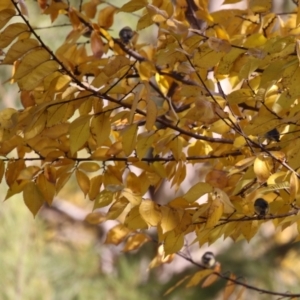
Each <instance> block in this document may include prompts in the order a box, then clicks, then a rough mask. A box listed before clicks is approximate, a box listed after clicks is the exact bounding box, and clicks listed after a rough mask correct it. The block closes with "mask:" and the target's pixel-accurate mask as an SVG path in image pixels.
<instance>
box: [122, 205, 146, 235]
mask: <svg viewBox="0 0 300 300" xmlns="http://www.w3.org/2000/svg"><path fill="white" fill-rule="evenodd" d="M139 209H140V208H139V206H134V207H133V208H132V209H131V210H130V212H129V213H128V214H127V216H126V217H125V220H124V225H125V226H126V227H128V228H129V229H132V230H137V229H148V224H147V223H146V222H145V221H144V219H143V218H142V216H141V214H140V211H139Z"/></svg>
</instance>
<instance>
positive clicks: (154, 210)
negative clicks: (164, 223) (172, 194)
mask: <svg viewBox="0 0 300 300" xmlns="http://www.w3.org/2000/svg"><path fill="white" fill-rule="evenodd" d="M139 211H140V214H141V216H142V218H143V219H144V220H145V221H146V222H147V224H149V225H150V226H157V224H158V223H159V222H160V221H161V211H160V207H159V206H158V205H157V204H156V203H155V202H153V201H152V200H143V201H142V203H141V205H140V209H139Z"/></svg>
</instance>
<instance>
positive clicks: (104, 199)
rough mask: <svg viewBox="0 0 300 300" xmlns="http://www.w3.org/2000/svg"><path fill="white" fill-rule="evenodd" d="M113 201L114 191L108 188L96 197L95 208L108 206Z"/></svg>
mask: <svg viewBox="0 0 300 300" xmlns="http://www.w3.org/2000/svg"><path fill="white" fill-rule="evenodd" d="M112 201H113V193H112V192H110V191H107V190H103V191H102V192H100V193H99V194H98V196H97V197H96V199H95V203H94V208H93V209H96V208H101V207H104V206H107V205H109V204H111V202H112Z"/></svg>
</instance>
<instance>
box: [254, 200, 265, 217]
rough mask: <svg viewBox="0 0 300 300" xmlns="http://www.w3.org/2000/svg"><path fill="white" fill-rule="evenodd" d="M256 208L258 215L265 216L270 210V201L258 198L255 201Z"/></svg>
mask: <svg viewBox="0 0 300 300" xmlns="http://www.w3.org/2000/svg"><path fill="white" fill-rule="evenodd" d="M254 209H255V212H256V213H257V215H258V216H260V217H263V216H265V215H266V214H267V213H268V211H269V203H268V202H267V201H266V200H265V199H263V198H258V199H256V200H255V202H254Z"/></svg>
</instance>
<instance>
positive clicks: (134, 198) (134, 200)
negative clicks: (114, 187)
mask: <svg viewBox="0 0 300 300" xmlns="http://www.w3.org/2000/svg"><path fill="white" fill-rule="evenodd" d="M121 195H122V196H123V197H125V198H126V199H127V200H128V201H129V202H130V203H131V205H133V206H136V205H140V203H141V202H142V196H141V194H140V193H135V192H133V191H132V190H131V189H129V188H124V189H123V190H122V192H121Z"/></svg>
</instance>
